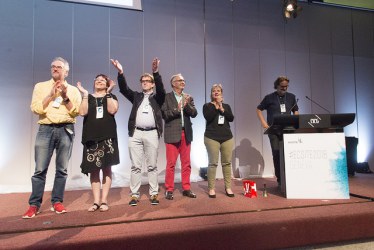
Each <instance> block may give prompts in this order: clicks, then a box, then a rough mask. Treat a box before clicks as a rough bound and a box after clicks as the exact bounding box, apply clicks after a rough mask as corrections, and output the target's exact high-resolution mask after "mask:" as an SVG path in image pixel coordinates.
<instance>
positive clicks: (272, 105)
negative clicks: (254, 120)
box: [257, 91, 299, 125]
mask: <svg viewBox="0 0 374 250" xmlns="http://www.w3.org/2000/svg"><path fill="white" fill-rule="evenodd" d="M281 104H286V112H283V113H282V112H281V109H280V105H281ZM257 109H259V110H261V111H262V110H265V109H266V111H267V123H268V124H269V125H271V124H273V116H274V115H280V114H290V113H291V111H292V112H293V113H295V112H296V111H298V110H299V107H298V106H297V101H296V97H295V95H294V94H292V93H289V92H286V93H285V95H284V96H279V95H278V94H277V92H276V91H275V92H273V93H271V94H268V95H267V96H265V97H264V99H263V100H262V101H261V103H260V104H259V105H258V106H257Z"/></svg>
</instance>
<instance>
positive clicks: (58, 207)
mask: <svg viewBox="0 0 374 250" xmlns="http://www.w3.org/2000/svg"><path fill="white" fill-rule="evenodd" d="M51 211H54V212H56V214H64V213H66V212H67V211H66V209H65V207H64V205H62V203H61V202H56V203H55V204H53V205H52V207H51Z"/></svg>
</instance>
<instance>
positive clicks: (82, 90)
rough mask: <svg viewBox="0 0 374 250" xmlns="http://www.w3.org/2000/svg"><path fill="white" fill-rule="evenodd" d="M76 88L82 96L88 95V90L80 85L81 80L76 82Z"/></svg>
mask: <svg viewBox="0 0 374 250" xmlns="http://www.w3.org/2000/svg"><path fill="white" fill-rule="evenodd" d="M77 88H78V89H79V91H80V92H81V93H82V94H83V96H88V91H87V90H86V89H85V88H83V87H82V84H81V82H77Z"/></svg>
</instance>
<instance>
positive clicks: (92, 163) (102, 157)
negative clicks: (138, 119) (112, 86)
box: [81, 94, 119, 175]
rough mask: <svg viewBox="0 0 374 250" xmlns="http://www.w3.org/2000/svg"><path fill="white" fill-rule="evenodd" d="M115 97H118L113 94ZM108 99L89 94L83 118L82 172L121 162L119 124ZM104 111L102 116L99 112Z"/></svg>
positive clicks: (89, 171) (86, 172)
mask: <svg viewBox="0 0 374 250" xmlns="http://www.w3.org/2000/svg"><path fill="white" fill-rule="evenodd" d="M112 97H113V99H115V100H117V97H116V96H115V95H113V94H112ZM107 102H108V99H107V98H106V97H105V96H104V97H98V98H95V97H94V96H92V95H88V113H87V115H86V116H85V117H84V120H83V133H82V144H83V159H82V164H81V169H82V173H84V174H86V175H88V173H91V172H92V171H94V170H95V169H101V168H105V167H110V166H113V165H117V164H119V152H118V141H117V124H116V120H115V118H114V115H111V114H109V113H108V111H107ZM100 111H102V118H99V117H100V116H97V113H98V112H99V113H100Z"/></svg>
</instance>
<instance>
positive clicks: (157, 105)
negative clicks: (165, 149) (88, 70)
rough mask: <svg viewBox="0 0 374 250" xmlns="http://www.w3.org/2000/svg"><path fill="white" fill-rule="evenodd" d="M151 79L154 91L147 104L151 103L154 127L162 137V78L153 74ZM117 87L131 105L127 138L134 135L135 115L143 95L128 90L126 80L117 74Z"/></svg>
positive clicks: (157, 74) (163, 91)
mask: <svg viewBox="0 0 374 250" xmlns="http://www.w3.org/2000/svg"><path fill="white" fill-rule="evenodd" d="M153 77H154V79H155V88H156V89H155V91H154V92H153V94H152V95H151V96H150V97H149V102H150V103H151V107H152V109H153V116H154V118H155V122H156V127H157V133H158V137H161V135H162V114H161V106H162V104H163V103H164V100H165V93H166V92H165V88H164V84H163V83H162V78H161V75H160V74H159V73H153ZM118 85H119V92H121V94H123V95H124V96H125V97H126V98H127V100H129V101H130V102H131V103H132V104H133V105H132V109H131V113H130V117H129V123H128V129H129V136H130V137H131V136H133V135H134V130H135V122H136V113H137V111H138V108H139V106H140V104H141V103H142V101H143V98H144V94H143V92H136V91H133V90H132V89H130V88H129V86H128V85H127V82H126V78H125V76H124V75H123V74H118Z"/></svg>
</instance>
